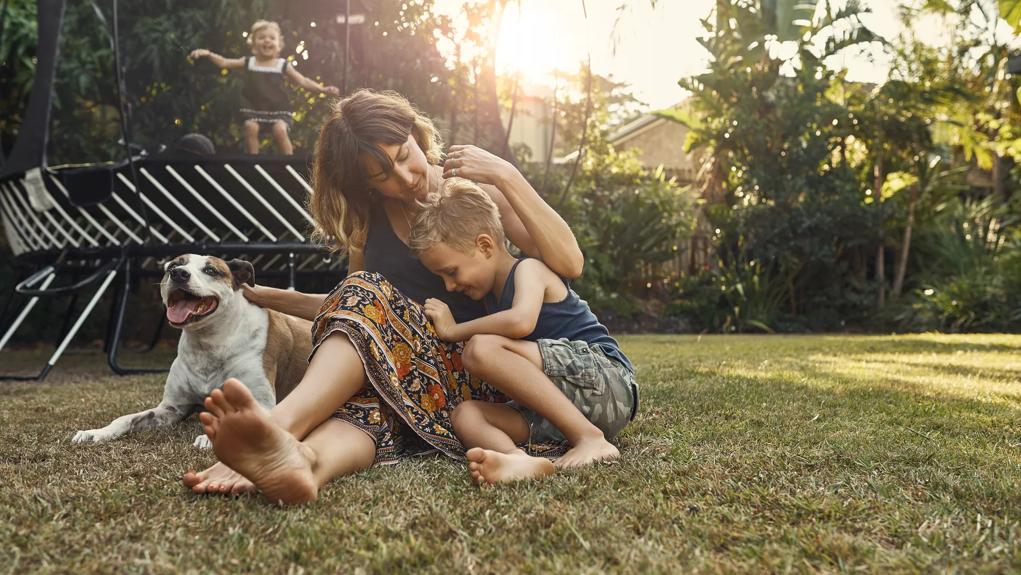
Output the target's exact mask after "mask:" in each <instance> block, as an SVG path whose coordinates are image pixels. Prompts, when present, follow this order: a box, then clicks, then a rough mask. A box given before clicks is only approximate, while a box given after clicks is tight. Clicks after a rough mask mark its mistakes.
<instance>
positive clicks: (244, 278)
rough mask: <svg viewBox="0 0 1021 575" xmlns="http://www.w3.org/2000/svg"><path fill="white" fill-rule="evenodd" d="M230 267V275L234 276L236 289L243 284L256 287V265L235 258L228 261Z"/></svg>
mask: <svg viewBox="0 0 1021 575" xmlns="http://www.w3.org/2000/svg"><path fill="white" fill-rule="evenodd" d="M227 267H229V268H230V275H232V276H234V289H238V288H240V287H241V284H248V285H250V286H252V287H255V266H253V265H252V264H251V263H250V262H247V261H245V260H239V259H233V260H230V261H229V262H227Z"/></svg>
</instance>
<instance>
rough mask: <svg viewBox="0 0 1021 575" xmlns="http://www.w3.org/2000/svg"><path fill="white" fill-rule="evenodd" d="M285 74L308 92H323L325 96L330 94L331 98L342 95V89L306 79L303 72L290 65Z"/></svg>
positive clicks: (286, 67) (285, 68)
mask: <svg viewBox="0 0 1021 575" xmlns="http://www.w3.org/2000/svg"><path fill="white" fill-rule="evenodd" d="M284 74H286V75H287V77H288V78H289V79H290V80H291V81H292V82H294V83H295V84H297V85H299V86H301V87H302V88H305V89H306V90H309V91H312V92H322V93H323V94H329V95H331V96H339V95H340V89H339V88H337V87H336V86H324V85H323V84H320V83H319V82H316V81H315V80H312V79H309V78H306V77H305V76H302V75H301V72H299V71H297V70H296V69H295V68H294V66H291V65H290V64H288V65H287V66H285V67H284Z"/></svg>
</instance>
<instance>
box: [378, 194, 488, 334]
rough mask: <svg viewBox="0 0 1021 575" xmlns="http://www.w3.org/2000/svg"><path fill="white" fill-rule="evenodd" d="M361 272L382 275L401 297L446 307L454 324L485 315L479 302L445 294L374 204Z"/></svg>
mask: <svg viewBox="0 0 1021 575" xmlns="http://www.w3.org/2000/svg"><path fill="white" fill-rule="evenodd" d="M365 271H368V272H377V273H380V274H382V275H383V277H385V278H386V279H387V281H389V282H390V283H391V284H393V286H394V287H395V288H397V289H398V290H400V292H401V293H402V294H404V295H405V296H407V297H409V298H410V299H412V300H413V301H416V302H418V303H425V300H427V299H429V298H436V299H438V300H440V301H442V302H444V303H445V304H447V305H448V306H450V313H451V314H453V316H454V319H456V320H457V322H458V323H461V322H466V321H470V320H473V319H476V318H480V317H482V316H484V315H485V314H486V308H485V306H484V305H483V304H482V302H478V301H475V300H473V299H471V298H469V297H468V296H466V295H464V294H460V293H452V292H448V291H447V290H446V288H445V287H444V286H443V278H441V277H440V276H438V275H435V274H433V273H432V272H431V271H429V268H427V267H425V266H424V265H423V264H422V262H421V261H419V259H418V258H416V257H414V256H412V255H411V250H410V249H409V248H408V246H407V244H405V243H404V242H402V241H401V238H399V237H397V234H396V233H394V230H393V228H392V227H391V226H390V218H388V217H387V216H386V210H385V209H383V206H382V205H380V204H379V203H378V202H372V203H371V205H370V208H369V234H368V237H367V238H366V240H365Z"/></svg>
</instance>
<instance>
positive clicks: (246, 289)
mask: <svg viewBox="0 0 1021 575" xmlns="http://www.w3.org/2000/svg"><path fill="white" fill-rule="evenodd" d="M262 289H263V288H262V286H258V285H256V286H250V285H248V284H241V295H243V296H245V299H247V300H248V301H250V302H252V303H254V304H255V305H257V306H259V307H264V306H263V303H262V291H261V290H262Z"/></svg>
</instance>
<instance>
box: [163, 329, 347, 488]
mask: <svg viewBox="0 0 1021 575" xmlns="http://www.w3.org/2000/svg"><path fill="white" fill-rule="evenodd" d="M365 381H366V380H365V367H364V365H362V360H361V358H360V357H359V356H358V352H357V351H355V348H354V345H352V344H351V340H349V339H348V338H347V336H346V335H344V334H343V333H340V332H336V333H334V334H333V335H331V336H329V337H327V338H326V340H325V341H323V343H322V344H320V345H319V348H318V349H317V350H316V353H315V355H313V356H312V361H311V362H309V365H308V369H306V370H305V375H304V377H302V379H301V383H299V384H298V386H297V387H296V388H295V389H294V391H292V392H291V393H290V394H289V395H288V396H287V397H286V398H284V400H283V401H281V402H280V403H279V404H277V405H276V406H274V407H273V409H272V410H271V411H270V418H271V419H272V420H273V422H274V423H276V424H277V425H278V426H280V427H281V428H283V429H284V430H286V431H288V432H290V433H291V435H293V436H294V437H295V439H298V440H302V439H304V438H305V436H306V435H308V434H309V432H310V431H312V430H313V429H315V428H317V427H319V425H320V424H321V423H323V422H324V421H326V420H328V419H329V418H330V416H331V415H332V414H333V412H334V411H336V410H337V409H338V408H339V407H340V406H342V405H344V403H345V402H347V400H349V399H351V397H352V396H353V395H354V394H355V393H357V392H358V390H360V389H361V388H362V387H363V386H364V385H365ZM183 481H184V484H185V485H186V486H188V487H189V488H191V490H192V491H194V492H195V493H243V492H247V491H251V490H252V489H253V488H254V486H253V485H252V484H251V482H249V481H248V480H246V479H245V478H244V477H242V476H241V475H239V474H237V473H235V472H234V471H233V470H232V469H230V468H229V467H227V466H226V465H224V464H223V463H216V464H215V465H213V466H212V467H210V468H208V469H206V470H205V471H201V472H198V473H196V472H194V471H188V472H187V473H185V474H184V477H183Z"/></svg>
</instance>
